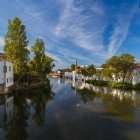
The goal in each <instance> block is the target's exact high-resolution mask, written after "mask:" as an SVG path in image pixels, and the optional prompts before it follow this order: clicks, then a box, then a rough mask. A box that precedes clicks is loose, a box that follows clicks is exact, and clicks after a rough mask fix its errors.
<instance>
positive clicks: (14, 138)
mask: <svg viewBox="0 0 140 140" xmlns="http://www.w3.org/2000/svg"><path fill="white" fill-rule="evenodd" d="M14 98H15V100H14V110H13V118H12V120H11V123H10V124H9V126H8V127H7V128H6V139H7V140H25V139H27V137H28V134H27V132H26V127H27V119H28V114H29V111H28V109H27V108H28V107H27V105H26V98H25V96H24V95H23V94H22V95H17V94H16V95H15V97H14Z"/></svg>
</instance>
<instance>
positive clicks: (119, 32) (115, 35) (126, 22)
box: [108, 3, 138, 56]
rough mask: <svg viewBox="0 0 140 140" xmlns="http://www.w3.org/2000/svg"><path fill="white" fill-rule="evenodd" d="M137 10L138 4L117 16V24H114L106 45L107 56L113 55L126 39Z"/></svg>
mask: <svg viewBox="0 0 140 140" xmlns="http://www.w3.org/2000/svg"><path fill="white" fill-rule="evenodd" d="M137 8H138V3H136V4H135V5H133V6H132V7H130V8H125V10H124V12H123V13H122V12H121V14H119V15H117V23H116V24H115V27H114V30H113V32H112V35H111V37H110V42H109V45H108V55H109V56H112V55H115V53H116V52H117V50H118V49H119V48H120V47H121V45H122V43H123V42H124V40H125V39H126V37H127V34H128V30H129V26H130V23H131V19H132V18H133V16H134V14H135V12H136V10H137Z"/></svg>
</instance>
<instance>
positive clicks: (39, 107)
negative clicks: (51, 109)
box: [31, 90, 54, 126]
mask: <svg viewBox="0 0 140 140" xmlns="http://www.w3.org/2000/svg"><path fill="white" fill-rule="evenodd" d="M48 93H49V94H48ZM53 97H54V93H52V92H50V91H44V90H40V91H39V92H36V93H34V94H32V96H31V99H32V105H33V107H34V109H35V113H34V114H33V116H32V118H33V120H34V121H35V122H36V124H37V126H42V125H43V124H44V123H45V113H46V104H47V103H48V101H49V100H52V99H53Z"/></svg>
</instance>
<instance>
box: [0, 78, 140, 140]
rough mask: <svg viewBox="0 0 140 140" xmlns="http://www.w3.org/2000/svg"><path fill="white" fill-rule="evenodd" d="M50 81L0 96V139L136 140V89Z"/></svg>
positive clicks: (139, 110) (139, 135) (139, 102)
mask: <svg viewBox="0 0 140 140" xmlns="http://www.w3.org/2000/svg"><path fill="white" fill-rule="evenodd" d="M50 85H51V88H50V89H48V90H43V89H41V90H38V91H34V92H32V93H28V92H24V93H13V94H7V95H1V96H0V140H26V139H29V140H140V91H139V92H136V91H120V90H117V89H108V88H106V87H94V86H92V85H88V84H85V83H81V82H77V83H72V82H71V81H70V80H64V79H50Z"/></svg>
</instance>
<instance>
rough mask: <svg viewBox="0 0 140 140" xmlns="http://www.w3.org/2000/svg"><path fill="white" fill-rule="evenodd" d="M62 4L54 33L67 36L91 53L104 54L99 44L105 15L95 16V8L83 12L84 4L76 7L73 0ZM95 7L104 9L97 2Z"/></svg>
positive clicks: (96, 13)
mask: <svg viewBox="0 0 140 140" xmlns="http://www.w3.org/2000/svg"><path fill="white" fill-rule="evenodd" d="M63 6H64V9H63V11H62V13H61V16H60V21H59V23H58V25H57V26H56V30H55V35H56V36H57V37H60V38H66V39H67V38H68V39H69V40H70V41H71V42H72V43H74V44H75V45H77V46H78V47H80V48H82V49H85V50H87V51H92V52H93V54H101V55H102V54H105V53H104V51H103V47H102V44H101V43H102V39H103V38H102V34H103V31H104V29H105V27H106V21H105V20H104V18H105V17H104V16H97V15H98V14H99V11H97V10H96V11H95V9H94V11H93V13H92V14H84V10H85V6H84V5H81V6H79V7H76V6H75V5H74V1H73V0H67V1H66V3H64V4H63ZM96 6H97V4H96ZM86 8H87V7H86ZM97 8H99V9H102V11H103V10H104V9H103V6H100V5H99V4H98V7H97ZM91 24H92V25H91Z"/></svg>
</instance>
